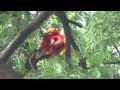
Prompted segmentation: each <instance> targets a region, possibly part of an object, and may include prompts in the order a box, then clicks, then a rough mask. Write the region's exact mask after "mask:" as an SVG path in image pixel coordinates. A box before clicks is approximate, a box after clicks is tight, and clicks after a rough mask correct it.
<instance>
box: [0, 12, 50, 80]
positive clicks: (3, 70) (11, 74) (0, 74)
mask: <svg viewBox="0 0 120 90" xmlns="http://www.w3.org/2000/svg"><path fill="white" fill-rule="evenodd" d="M51 13H52V12H50V11H43V12H41V14H40V15H39V16H38V17H36V18H35V19H34V20H33V21H32V22H31V23H30V24H28V25H27V26H26V27H25V28H24V29H23V30H21V31H20V32H19V33H18V35H17V36H16V37H15V38H14V39H13V40H12V42H11V43H10V44H9V45H8V46H7V47H6V48H5V50H4V51H3V52H2V53H1V55H0V78H22V77H21V76H20V75H19V74H18V73H16V72H15V71H14V70H13V69H12V68H11V67H9V66H8V65H7V64H6V63H5V62H6V61H7V60H8V59H9V57H10V56H11V55H12V54H13V53H14V51H15V50H16V49H17V48H18V47H19V46H20V44H21V43H22V42H23V41H24V40H25V39H26V38H27V37H28V36H29V35H30V34H31V33H32V32H33V31H35V29H37V28H38V27H39V26H40V25H41V24H42V23H43V22H44V21H45V20H46V19H47V18H48V17H49V16H50V14H51ZM4 61H5V62H4Z"/></svg>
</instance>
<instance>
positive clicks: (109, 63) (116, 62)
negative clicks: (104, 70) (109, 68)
mask: <svg viewBox="0 0 120 90" xmlns="http://www.w3.org/2000/svg"><path fill="white" fill-rule="evenodd" d="M103 64H120V62H103Z"/></svg>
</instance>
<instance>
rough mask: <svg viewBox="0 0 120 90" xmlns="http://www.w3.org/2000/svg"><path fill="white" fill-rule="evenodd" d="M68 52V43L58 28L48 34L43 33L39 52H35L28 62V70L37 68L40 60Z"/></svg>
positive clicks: (49, 30) (50, 30) (51, 29)
mask: <svg viewBox="0 0 120 90" xmlns="http://www.w3.org/2000/svg"><path fill="white" fill-rule="evenodd" d="M65 51H66V43H65V40H64V35H62V34H60V32H59V31H58V30H57V29H56V28H50V29H48V31H47V32H45V33H43V39H42V41H41V42H40V45H39V46H38V48H37V50H36V51H35V52H33V54H32V55H31V57H30V59H29V61H27V62H26V65H25V66H26V68H27V69H31V68H32V69H34V68H36V64H37V62H38V61H39V60H42V59H50V58H53V57H54V56H57V55H59V54H63V53H64V52H65Z"/></svg>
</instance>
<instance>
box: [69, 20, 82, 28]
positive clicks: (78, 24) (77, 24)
mask: <svg viewBox="0 0 120 90" xmlns="http://www.w3.org/2000/svg"><path fill="white" fill-rule="evenodd" d="M68 22H69V23H72V24H74V25H76V26H78V27H80V28H83V25H82V24H81V23H77V22H75V21H72V20H69V19H68Z"/></svg>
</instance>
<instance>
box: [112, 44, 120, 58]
mask: <svg viewBox="0 0 120 90" xmlns="http://www.w3.org/2000/svg"><path fill="white" fill-rule="evenodd" d="M113 45H114V47H115V49H116V50H117V53H118V54H119V57H120V52H119V50H118V48H117V46H116V44H115V42H113Z"/></svg>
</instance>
